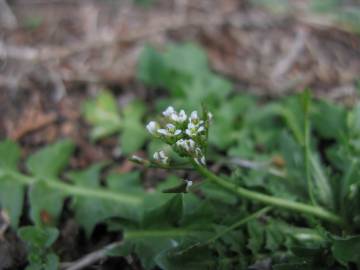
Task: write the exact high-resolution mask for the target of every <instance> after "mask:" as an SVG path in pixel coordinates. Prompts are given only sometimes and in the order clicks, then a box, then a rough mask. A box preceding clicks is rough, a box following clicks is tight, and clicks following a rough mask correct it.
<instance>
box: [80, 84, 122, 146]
mask: <svg viewBox="0 0 360 270" xmlns="http://www.w3.org/2000/svg"><path fill="white" fill-rule="evenodd" d="M83 113H84V117H85V119H86V121H87V122H89V123H90V124H91V125H93V128H92V130H91V134H90V137H91V138H92V139H93V140H98V139H101V138H103V137H105V136H108V135H111V134H113V133H115V132H117V131H119V130H120V129H121V124H122V121H121V117H120V115H119V112H118V108H117V103H116V100H115V97H114V96H113V95H112V94H111V93H110V92H108V91H101V92H100V93H99V94H98V96H97V97H96V98H95V100H88V101H87V102H85V103H84V107H83Z"/></svg>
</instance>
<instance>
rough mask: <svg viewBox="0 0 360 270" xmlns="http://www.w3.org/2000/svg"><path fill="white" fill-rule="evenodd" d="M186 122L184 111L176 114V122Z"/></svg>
mask: <svg viewBox="0 0 360 270" xmlns="http://www.w3.org/2000/svg"><path fill="white" fill-rule="evenodd" d="M186 120H187V115H186V113H185V111H184V110H181V111H180V112H179V114H178V122H181V123H183V122H185V121H186Z"/></svg>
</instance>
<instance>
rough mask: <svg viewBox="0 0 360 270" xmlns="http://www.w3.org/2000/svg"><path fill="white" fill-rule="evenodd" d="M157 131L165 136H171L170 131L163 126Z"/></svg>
mask: <svg viewBox="0 0 360 270" xmlns="http://www.w3.org/2000/svg"><path fill="white" fill-rule="evenodd" d="M157 133H159V134H161V135H164V136H169V131H167V130H166V129H163V128H160V129H158V130H157Z"/></svg>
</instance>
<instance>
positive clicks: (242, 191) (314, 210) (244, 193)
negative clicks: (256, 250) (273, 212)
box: [192, 161, 343, 224]
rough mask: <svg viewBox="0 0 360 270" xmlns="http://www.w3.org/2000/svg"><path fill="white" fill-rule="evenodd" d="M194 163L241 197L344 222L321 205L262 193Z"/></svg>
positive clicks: (207, 174)
mask: <svg viewBox="0 0 360 270" xmlns="http://www.w3.org/2000/svg"><path fill="white" fill-rule="evenodd" d="M192 164H193V166H194V167H195V169H196V170H197V171H198V172H199V173H200V174H201V175H202V176H204V177H205V178H207V179H209V180H210V181H212V182H214V183H215V184H217V185H219V186H221V187H222V188H224V189H227V190H229V191H230V192H233V193H235V194H237V195H238V196H240V197H243V198H246V199H249V200H254V201H258V202H261V203H264V204H267V205H271V206H275V207H279V208H283V209H287V210H292V211H295V212H298V213H302V214H308V215H312V216H315V217H318V218H320V219H323V220H326V221H329V222H332V223H336V224H343V220H342V219H341V218H340V217H339V216H337V215H336V214H334V213H332V212H329V211H327V210H325V209H323V208H321V207H317V206H312V205H308V204H305V203H300V202H294V201H289V200H285V199H281V198H277V197H273V196H270V195H266V194H262V193H259V192H256V191H251V190H248V189H246V188H243V187H240V186H237V185H235V184H233V183H231V182H229V181H226V180H225V179H223V178H221V177H219V176H217V175H215V174H214V173H212V172H211V171H209V170H208V169H207V168H205V167H203V166H201V165H199V164H197V163H196V162H195V161H192Z"/></svg>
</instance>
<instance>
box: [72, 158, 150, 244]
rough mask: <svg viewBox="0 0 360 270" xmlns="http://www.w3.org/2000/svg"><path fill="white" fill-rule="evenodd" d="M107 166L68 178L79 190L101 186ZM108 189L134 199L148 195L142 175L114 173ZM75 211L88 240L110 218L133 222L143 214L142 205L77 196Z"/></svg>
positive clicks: (93, 167) (81, 172)
mask: <svg viewBox="0 0 360 270" xmlns="http://www.w3.org/2000/svg"><path fill="white" fill-rule="evenodd" d="M104 165H105V164H104V163H103V164H95V165H93V166H91V167H89V168H87V169H85V170H81V171H73V172H70V173H69V174H68V178H69V179H70V180H72V182H73V183H74V184H75V185H76V186H79V187H91V188H95V189H98V188H101V187H100V172H101V170H102V169H103V168H104ZM106 182H107V185H108V187H107V188H108V189H109V190H112V191H119V192H122V193H126V194H127V195H128V196H130V195H131V194H133V195H134V198H140V199H141V198H142V197H144V196H145V192H144V191H143V190H142V188H141V186H140V183H139V173H138V172H131V173H125V174H115V173H113V174H110V175H109V176H108V177H107V181H106ZM71 208H72V209H73V210H74V212H75V219H76V221H77V222H78V223H79V224H80V225H81V226H83V227H84V229H85V233H86V235H87V237H90V236H91V234H92V232H93V229H94V227H95V225H96V224H98V223H100V222H104V221H105V220H106V219H108V218H110V217H114V216H116V217H123V218H126V219H129V220H138V219H139V218H140V215H141V212H142V206H141V204H139V205H135V206H131V205H126V204H125V203H124V204H121V203H114V202H112V201H106V200H103V199H97V198H91V197H80V196H74V197H73V198H72V204H71Z"/></svg>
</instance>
